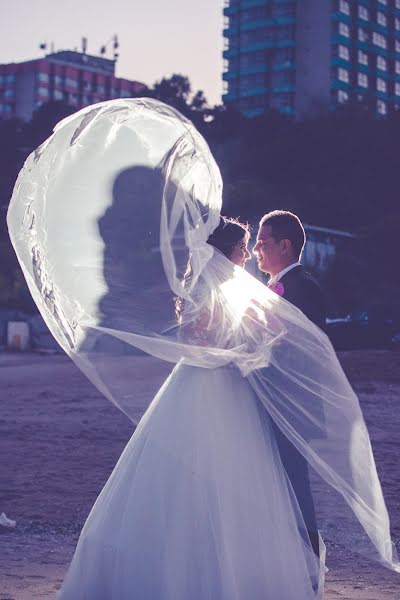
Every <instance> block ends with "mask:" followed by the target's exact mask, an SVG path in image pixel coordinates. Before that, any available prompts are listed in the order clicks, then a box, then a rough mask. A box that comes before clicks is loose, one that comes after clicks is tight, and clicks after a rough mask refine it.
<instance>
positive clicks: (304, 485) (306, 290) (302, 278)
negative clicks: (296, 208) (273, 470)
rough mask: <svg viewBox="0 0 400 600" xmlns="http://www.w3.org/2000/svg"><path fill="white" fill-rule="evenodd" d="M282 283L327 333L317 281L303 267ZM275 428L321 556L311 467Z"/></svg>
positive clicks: (292, 299)
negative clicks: (311, 484)
mask: <svg viewBox="0 0 400 600" xmlns="http://www.w3.org/2000/svg"><path fill="white" fill-rule="evenodd" d="M280 282H281V283H282V284H283V287H284V293H283V298H285V300H287V301H288V302H291V303H292V304H294V305H295V306H297V308H299V309H300V310H301V311H302V312H303V313H304V314H305V315H306V317H308V318H309V319H310V321H313V322H314V323H315V324H316V325H318V327H320V328H321V329H325V324H326V303H325V297H324V294H323V292H322V290H321V288H320V286H319V284H318V282H317V281H316V279H315V278H314V277H313V276H312V275H310V273H307V271H306V270H305V269H304V267H303V266H301V265H299V266H297V267H293V269H291V270H290V271H288V272H287V273H286V274H285V275H283V277H281V279H280ZM322 418H323V416H322ZM272 425H273V430H274V432H275V438H276V441H277V445H278V449H279V453H280V456H281V460H282V464H283V466H284V468H285V470H286V473H287V475H288V478H289V480H290V482H291V484H292V487H293V491H294V493H295V495H296V497H297V500H298V503H299V506H300V510H301V512H302V514H303V518H304V521H305V525H306V529H307V531H308V535H309V538H310V541H311V544H312V546H313V549H314V552H315V554H316V555H317V556H319V542H318V527H317V520H316V516H315V508H314V502H313V498H312V494H311V488H310V480H309V473H308V463H307V461H306V459H305V458H304V456H303V455H302V454H301V453H300V452H299V451H298V450H297V448H295V446H293V444H292V443H291V442H290V441H289V440H288V439H287V437H286V436H285V435H284V434H283V433H282V431H281V430H280V429H279V427H278V426H277V425H276V424H275V422H273V423H272Z"/></svg>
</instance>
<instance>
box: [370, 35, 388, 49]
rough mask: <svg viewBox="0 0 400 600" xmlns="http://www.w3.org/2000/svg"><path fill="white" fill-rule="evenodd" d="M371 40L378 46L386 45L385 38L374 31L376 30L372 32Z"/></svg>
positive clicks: (383, 46)
mask: <svg viewBox="0 0 400 600" xmlns="http://www.w3.org/2000/svg"><path fill="white" fill-rule="evenodd" d="M372 42H373V43H374V44H375V46H379V48H386V46H387V43H386V38H385V37H384V36H383V35H382V34H380V33H376V31H374V33H373V34H372Z"/></svg>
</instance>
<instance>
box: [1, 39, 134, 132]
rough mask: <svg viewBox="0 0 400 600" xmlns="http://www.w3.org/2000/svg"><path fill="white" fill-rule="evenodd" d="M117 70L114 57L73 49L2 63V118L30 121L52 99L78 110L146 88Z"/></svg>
mask: <svg viewBox="0 0 400 600" xmlns="http://www.w3.org/2000/svg"><path fill="white" fill-rule="evenodd" d="M114 71H115V60H109V59H107V58H103V57H98V56H90V55H88V54H85V53H83V52H76V51H70V50H66V51H61V52H55V53H52V54H48V55H47V56H45V57H44V58H39V59H37V60H30V61H27V62H22V63H11V64H7V65H0V118H3V119H8V118H12V117H18V118H20V119H23V120H25V121H28V120H30V119H31V117H32V114H33V112H34V111H35V110H36V109H37V108H39V107H40V106H41V105H42V104H44V103H46V102H49V101H50V100H61V101H63V102H65V103H66V104H68V105H69V106H72V107H76V109H77V110H78V109H79V108H82V107H84V106H88V105H89V104H94V103H96V102H102V101H103V100H111V99H113V98H121V97H122V98H124V97H130V96H133V95H135V94H138V93H140V92H142V91H143V90H145V89H146V85H145V84H144V83H139V82H137V81H130V80H129V79H121V78H119V77H115V74H114Z"/></svg>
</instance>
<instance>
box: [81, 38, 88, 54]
mask: <svg viewBox="0 0 400 600" xmlns="http://www.w3.org/2000/svg"><path fill="white" fill-rule="evenodd" d="M87 45H88V39H87V37H83V38H82V52H83V54H86V51H87Z"/></svg>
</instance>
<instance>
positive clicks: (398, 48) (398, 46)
mask: <svg viewBox="0 0 400 600" xmlns="http://www.w3.org/2000/svg"><path fill="white" fill-rule="evenodd" d="M394 47H395V49H396V52H400V41H399V40H396V41H395V46H394Z"/></svg>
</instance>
